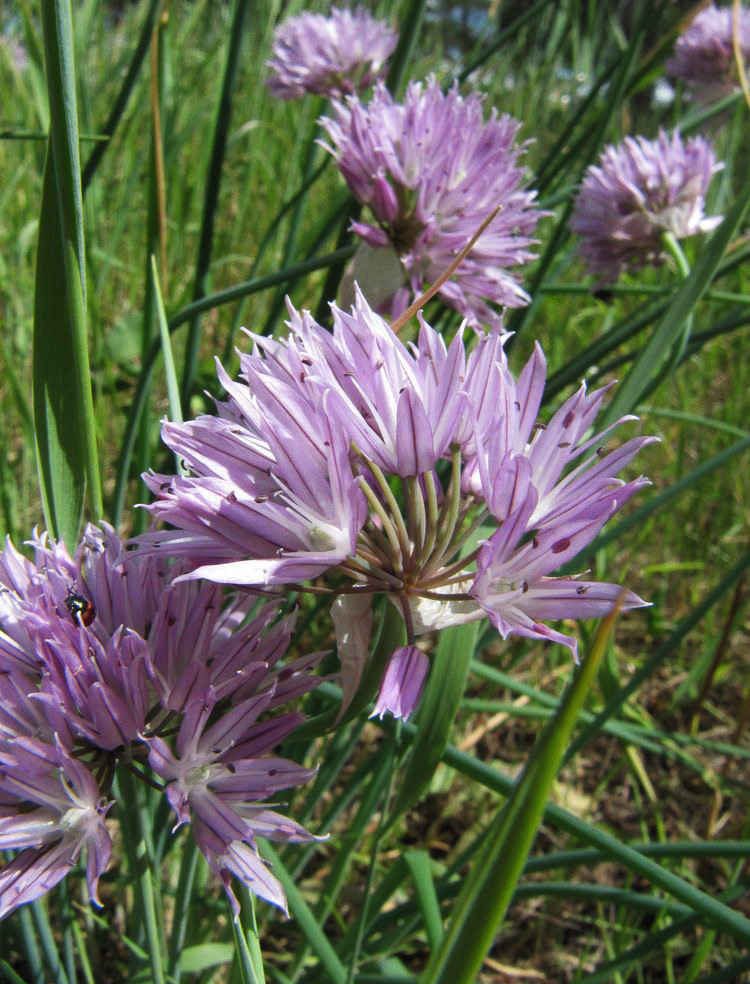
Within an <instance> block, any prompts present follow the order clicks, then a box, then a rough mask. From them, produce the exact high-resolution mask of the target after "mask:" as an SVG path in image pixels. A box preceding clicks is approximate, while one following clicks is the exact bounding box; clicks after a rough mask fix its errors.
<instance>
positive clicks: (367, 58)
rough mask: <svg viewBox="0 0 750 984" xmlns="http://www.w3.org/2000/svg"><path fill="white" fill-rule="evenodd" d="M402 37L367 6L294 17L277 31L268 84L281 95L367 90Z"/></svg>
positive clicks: (292, 97)
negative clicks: (374, 16)
mask: <svg viewBox="0 0 750 984" xmlns="http://www.w3.org/2000/svg"><path fill="white" fill-rule="evenodd" d="M397 41H398V34H397V33H396V32H395V31H393V30H391V28H390V27H389V26H388V25H387V24H384V23H382V21H377V20H375V19H374V18H372V17H371V16H370V15H369V14H368V13H367V11H365V10H362V9H357V10H353V11H352V10H346V9H338V8H336V7H334V8H333V9H332V10H331V13H330V15H329V16H328V17H324V16H323V15H322V14H311V13H303V14H299V15H298V16H297V17H290V18H289V19H288V20H286V21H284V23H283V24H281V25H280V26H279V27H278V28H277V29H276V31H275V32H274V37H273V47H272V49H271V50H272V57H271V59H270V60H269V61H267V62H266V67H267V68H268V70H269V72H270V75H269V78H268V87H269V89H270V90H271V92H272V93H273V95H274V96H278V97H279V98H280V99H299V98H300V97H301V96H304V94H305V93H306V92H314V93H317V94H318V95H322V96H338V95H346V94H349V93H353V92H361V91H362V90H364V89H367V88H369V87H370V86H371V85H372V84H373V83H374V82H375V81H376V80H377V79H379V78H380V77H381V75H382V73H383V69H384V66H385V63H386V62H387V60H388V58H389V57H390V55H391V54H392V53H393V49H394V48H395V47H396V42H397Z"/></svg>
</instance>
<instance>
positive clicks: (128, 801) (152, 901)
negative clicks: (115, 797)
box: [117, 769, 165, 984]
mask: <svg viewBox="0 0 750 984" xmlns="http://www.w3.org/2000/svg"><path fill="white" fill-rule="evenodd" d="M117 778H118V785H119V787H120V793H121V805H122V809H121V810H120V814H119V815H120V822H121V823H122V824H123V825H125V824H127V826H128V827H129V828H130V837H124V838H123V841H124V843H125V845H126V850H127V851H128V854H129V857H128V863H129V866H130V869H131V874H132V875H133V880H134V887H135V891H136V895H137V897H138V906H139V910H140V915H141V918H142V920H143V927H144V929H145V932H146V945H147V949H148V956H149V963H150V966H151V979H152V982H153V984H165V977H164V963H163V957H162V934H161V932H160V929H159V923H158V919H157V915H156V909H157V906H156V898H155V893H154V880H153V877H152V865H151V858H150V856H149V850H148V837H147V831H146V828H145V823H144V820H145V818H144V815H143V808H142V804H141V802H140V795H139V793H140V791H139V790H138V788H137V787H136V785H135V782H134V781H133V777H132V776H131V774H130V773H129V772H128V770H127V769H119V770H118V777H117Z"/></svg>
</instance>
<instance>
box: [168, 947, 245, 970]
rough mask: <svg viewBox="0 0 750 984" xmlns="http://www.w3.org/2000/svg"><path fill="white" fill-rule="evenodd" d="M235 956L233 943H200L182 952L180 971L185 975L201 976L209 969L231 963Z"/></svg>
mask: <svg viewBox="0 0 750 984" xmlns="http://www.w3.org/2000/svg"><path fill="white" fill-rule="evenodd" d="M233 956H234V947H233V946H232V944H231V943H199V944H197V945H196V946H186V947H185V949H184V950H183V951H182V957H181V960H180V970H181V971H182V972H183V973H185V974H200V973H201V971H203V970H206V969H207V968H208V967H216V966H217V965H218V964H223V963H229V961H230V960H231V959H232V957H233Z"/></svg>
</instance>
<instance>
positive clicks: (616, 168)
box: [570, 131, 722, 283]
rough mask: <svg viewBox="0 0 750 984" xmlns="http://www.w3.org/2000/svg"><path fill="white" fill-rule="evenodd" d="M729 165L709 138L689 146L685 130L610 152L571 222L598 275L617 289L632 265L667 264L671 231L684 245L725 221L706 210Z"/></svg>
mask: <svg viewBox="0 0 750 984" xmlns="http://www.w3.org/2000/svg"><path fill="white" fill-rule="evenodd" d="M721 167H722V165H721V164H719V163H717V161H716V156H715V154H714V151H713V148H712V146H711V144H710V143H709V141H708V140H705V139H704V138H703V137H691V138H690V139H689V140H687V141H683V140H682V137H681V136H680V135H679V133H677V132H675V133H674V134H672V136H669V135H668V134H666V133H664V132H663V131H661V132H660V133H659V136H658V138H657V139H656V140H647V139H646V138H645V137H626V138H625V140H624V141H623V142H622V143H621V144H618V145H617V146H609V147H607V148H605V150H604V151H603V153H602V155H601V157H600V158H599V162H598V164H596V165H592V166H591V167H590V168H589V169H588V170H587V171H586V174H585V175H584V179H583V183H582V184H581V188H580V190H579V192H578V197H577V199H576V204H575V210H574V212H573V216H572V218H571V220H570V227H571V229H572V230H573V231H574V232H576V233H578V235H579V236H580V237H581V241H580V252H581V256H582V257H583V259H584V261H585V263H586V265H587V267H588V269H589V270H590V271H591V273H593V274H595V275H596V276H597V277H599V278H600V279H601V280H602V281H603V282H606V283H613V282H614V281H615V280H617V278H618V277H619V275H620V274H621V273H622V271H623V270H624V269H626V268H628V267H631V268H636V267H641V266H645V265H648V264H658V263H661V262H662V260H663V258H664V242H663V237H664V234H665V233H670V234H671V235H672V236H674V237H675V239H684V238H686V237H687V236H694V235H696V234H697V233H705V232H710V231H711V230H712V229H714V228H716V226H717V225H718V224H719V223H720V222H721V216H707V215H706V214H705V212H704V208H705V197H706V193H707V191H708V187H709V185H710V183H711V178H712V177H713V175H714V174H715V173H716V172H717V171H719V170H720V169H721Z"/></svg>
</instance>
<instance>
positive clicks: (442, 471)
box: [140, 295, 651, 716]
mask: <svg viewBox="0 0 750 984" xmlns="http://www.w3.org/2000/svg"><path fill="white" fill-rule="evenodd" d="M289 310H290V322H289V328H290V334H289V337H288V338H287V339H285V340H283V341H281V340H272V339H269V338H266V337H262V336H252V337H253V338H254V341H255V348H254V350H253V351H252V352H251V353H249V354H243V355H241V357H240V361H241V375H242V381H234V380H232V379H230V378H228V376H227V374H226V373H225V372H224V370H223V369H222V368H221V367H219V378H220V380H221V382H222V385H223V386H224V388H225V390H226V392H227V394H228V399H227V401H226V402H225V403H221V404H219V406H218V415H217V416H203V417H199V418H198V419H197V420H194V421H192V422H188V423H165V424H164V427H163V432H162V434H163V438H164V441H165V442H166V444H167V445H168V446H169V447H170V448H171V449H172V450H173V451H174V452H175V453H176V454H178V455H179V456H180V457H181V458H182V459H183V460H184V462H185V463H186V465H187V466H188V468H189V470H190V473H189V474H188V475H187V476H177V477H172V476H165V475H157V474H149V475H147V476H145V478H146V481H147V483H148V485H149V487H150V488H151V489H152V491H153V492H154V494H155V496H156V501H155V502H154V503H153V504H152V505H150V506H148V508H149V510H150V511H151V513H152V515H153V516H154V518H156V519H158V520H162V521H164V522H166V523H169V524H171V525H172V526H173V527H176V529H172V530H158V531H154V532H152V533H150V534H147V535H146V536H145V537H144V538H143V539H142V540H141V542H140V550H141V551H142V552H144V551H145V552H146V553H148V552H151V551H156V552H169V553H171V554H175V555H178V556H179V557H181V558H182V560H183V562H184V563H185V564H186V565H187V566H188V567H190V568H191V570H190V571H189V572H188V573H185V574H183V575H181V576H180V578H178V580H179V581H183V580H190V579H195V578H205V579H208V580H211V581H215V582H218V583H227V584H237V585H245V586H248V587H253V588H255V589H265V590H278V589H279V588H280V587H282V586H284V585H289V584H290V583H295V584H298V582H300V581H303V580H305V579H309V578H319V577H320V576H321V575H326V574H328V575H330V578H329V581H328V585H329V590H330V591H331V593H332V594H333V595H337V596H339V597H338V600H337V603H336V607H335V610H334V614H335V617H336V621H337V635H338V637H339V641H340V646H339V649H340V655H341V657H342V663H343V666H342V679H343V683H344V690H345V700H348V699H349V698H350V697H351V694H352V692H353V690H354V688H355V687H356V685H357V682H358V679H359V676H360V675H361V670H362V666H363V663H364V660H365V659H366V655H367V635H368V628H367V626H368V625H369V622H368V621H367V619H368V617H369V597H370V596H371V595H372V594H373V593H376V592H379V593H383V594H385V595H387V596H388V597H389V598H390V599H391V601H393V602H394V603H395V604H396V605H397V606H398V608H399V609H400V611H401V612H402V613H403V617H404V621H405V623H406V626H407V630H408V636H409V639H408V642H409V645H412V644H413V641H414V637H415V636H416V635H418V634H419V633H422V632H426V631H429V630H431V629H436V628H441V627H443V626H446V625H451V624H458V623H461V622H465V621H468V620H470V619H475V618H481V617H482V616H484V615H486V616H488V617H489V618H490V620H491V621H492V623H493V624H494V625H495V626H496V627H497V629H498V630H499V631H500V633H501V634H502V635H503V637H507V636H508V635H509V634H518V635H523V636H528V637H531V638H536V639H545V640H553V641H557V642H561V643H563V644H564V645H567V646H569V647H570V648H571V650H572V651H573V652H574V653H575V650H576V640H575V639H574V638H573V637H571V636H568V635H563V634H561V633H560V632H558V631H556V630H554V629H552V628H550V627H549V626H548V625H546V624H545V622H546V620H548V619H561V618H577V617H589V616H597V615H603V614H606V613H607V612H609V611H611V610H612V607H613V605H614V603H615V601H616V599H617V598H618V597H619V596H620V594H621V588H620V587H619V586H617V585H614V584H601V583H597V582H593V581H588V580H582V579H580V578H577V577H567V576H565V577H553V576H551V575H552V574H553V572H554V571H555V570H557V569H558V568H559V567H561V566H562V565H564V564H568V563H569V562H570V561H571V560H572V559H573V558H574V557H575V556H576V555H577V554H578V553H580V551H581V550H582V549H583V548H584V547H585V546H586V545H587V544H589V543H590V542H591V541H592V540H593V538H594V537H595V536H596V535H597V533H598V532H599V531H600V529H601V528H602V526H603V525H604V523H605V522H606V521H607V520H608V519H609V518H610V516H612V514H613V513H614V512H616V511H617V510H618V509H619V508H620V507H621V506H622V505H623V504H624V503H625V502H626V501H627V500H628V499H629V498H630V496H631V495H632V494H633V493H634V492H636V491H637V490H638V489H640V488H642V487H643V485H644V484H646V483H645V480H644V479H642V478H637V479H635V480H632V481H629V482H623V481H622V480H620V479H619V478H617V474H618V472H619V471H620V470H621V469H622V468H623V467H624V466H625V465H626V464H627V463H628V462H629V461H630V460H631V459H632V458H633V456H634V455H635V454H636V452H637V451H638V450H639V449H640V448H641V447H643V446H644V445H645V444H647V443H649V442H650V440H651V439H650V438H633V439H631V440H629V441H627V442H626V443H625V444H623V445H622V446H620V447H619V448H618V449H616V450H613V451H612V452H611V453H607V452H606V450H605V449H604V448H603V447H602V446H601V445H602V442H603V441H604V439H605V434H606V433H607V432H608V431H609V430H611V429H612V428H608V429H607V432H603V433H599V434H597V433H595V432H592V426H593V423H594V419H595V417H596V415H597V412H598V410H599V407H600V405H601V402H602V399H603V397H604V394H605V392H606V388H605V389H599V390H596V391H594V392H593V393H587V391H586V387H585V386H582V387H581V388H580V389H579V390H578V392H577V393H575V394H574V395H573V396H571V397H570V399H568V400H567V401H566V402H565V403H564V404H563V406H562V407H560V408H559V409H558V410H557V412H556V413H554V414H553V415H552V417H551V418H550V419H549V420H548V421H547V423H546V424H543V423H541V422H539V421H538V419H537V417H538V413H539V408H540V404H541V399H542V391H543V388H544V380H545V374H546V366H545V360H544V356H543V355H542V352H541V349H539V348H538V347H537V348H536V350H535V352H534V354H533V355H532V357H531V359H530V360H529V362H528V363H527V364H526V366H525V367H524V368H523V370H522V372H521V374H520V376H519V378H518V379H517V380H516V379H515V378H514V377H513V375H512V374H511V373H510V371H509V369H508V366H507V362H506V359H505V355H504V352H503V347H502V336H501V334H500V333H499V332H498V331H493V332H490V333H489V334H485V335H481V336H476V335H475V334H474V333H473V332H472V333H471V341H472V342H473V346H472V347H471V349H470V351H467V347H466V346H465V344H464V341H463V336H462V333H461V332H459V333H458V334H457V335H456V336H455V338H454V339H453V341H452V342H451V344H450V345H449V346H446V344H445V342H444V340H443V338H442V337H441V336H440V335H439V334H438V333H437V332H435V331H434V330H433V329H432V328H431V327H430V326H429V325H427V324H426V323H425V322H424V321H423V320H422V321H421V325H420V331H419V337H418V340H417V342H416V344H414V345H405V344H404V343H403V342H402V341H401V340H400V339H399V338H398V337H397V336H396V335H395V334H394V332H393V331H392V330H391V328H390V327H389V325H388V324H387V323H386V322H385V321H384V320H383V319H382V318H380V317H379V316H378V315H377V314H375V313H374V312H373V311H372V310H371V308H370V307H369V306H368V304H367V302H366V301H365V300H364V298H363V297H362V296H361V295H359V296H358V298H357V302H356V306H355V307H354V308H353V310H352V312H351V314H347V313H345V312H344V311H342V310H340V309H338V308H336V307H335V306H334V307H333V318H334V328H333V333H329V332H327V331H325V330H324V329H323V328H321V327H320V326H319V325H318V324H316V323H315V322H314V321H313V320H312V318H311V317H310V315H309V314H308V313H304V314H299V313H298V312H297V311H295V310H294V309H293V308H292V307H291V306H290V309H289ZM625 419H630V418H623V420H625ZM622 422H623V421H618V424H619V423H622ZM612 426H613V427H615V426H617V424H615V425H612ZM316 589H317V590H320V589H321V583H320V582H317V585H316ZM641 604H643V603H642V602H641V601H640V599H639V598H637V597H636V596H635V595H633V594H630V593H627V594H626V595H625V598H624V607H625V608H632V607H635V606H638V605H641ZM394 659H395V660H396V665H395V669H392V670H391V673H390V676H389V675H388V674H387V675H386V677H387V679H386V680H385V681H384V690H383V691H382V692H381V700H380V701H379V703H378V708H376V711H377V712H379V711H381V710H383V709H388V708H390V709H392V710H393V709H394V708H398V712H399V713H402V714H403V715H404V716H405V715H406V714H407V713H408V712H409V711H410V710H411V709H413V706H414V703H415V702H416V700H417V699H418V695H419V689H420V687H419V684H420V680H419V679H418V678H419V675H420V673H421V677H422V679H423V678H424V673H425V672H426V663H425V661H424V660H420V659H419V657H418V656H417V655H416V654H415V653H414V652H413V651H411V650H409V651H406V652H405V651H400V652H398V653H397V654H396V655H395V657H394ZM399 666H400V667H402V672H401V674H400V675H399V673H397V672H395V671H396V670H397V669H398V667H399ZM394 673H395V677H394ZM396 678H398V679H396ZM398 680H401V682H402V683H404V684H406V683H407V682H408V691H409V694H411V697H410V698H409V699H408V700H402V701H401V702H399V700H398V698H397V695H394V688H395V689H396V690H398Z"/></svg>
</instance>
